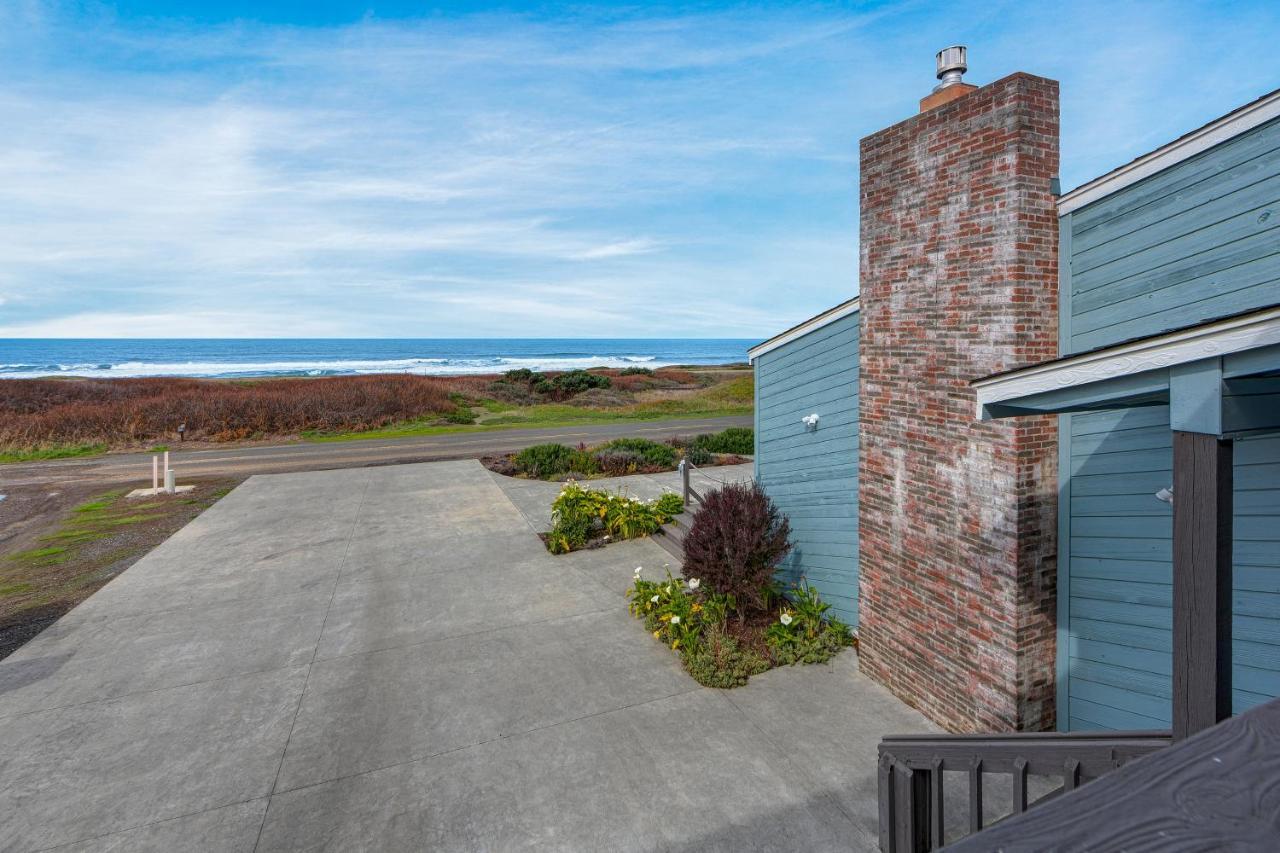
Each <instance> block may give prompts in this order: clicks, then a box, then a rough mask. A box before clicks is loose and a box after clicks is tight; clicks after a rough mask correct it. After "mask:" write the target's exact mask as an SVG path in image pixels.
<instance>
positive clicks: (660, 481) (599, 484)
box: [490, 463, 755, 568]
mask: <svg viewBox="0 0 1280 853" xmlns="http://www.w3.org/2000/svg"><path fill="white" fill-rule="evenodd" d="M754 469H755V466H754V465H752V464H751V463H748V464H746V465H721V466H717V467H709V468H705V469H703V468H695V469H694V470H693V471H691V472H690V473H689V485H690V486H692V487H693V489H694V491H696V492H697V493H698V494H700V495H705V494H706V493H707V492H711V491H715V490H716V489H718V488H720V487H721V486H722V485H724V484H725V483H746V482H750V481H751V479H752V478H753V477H754V476H755V473H754ZM490 476H491V477H493V481H494V482H495V483H497V484H498V488H500V489H502V491H503V494H505V495H506V496H507V497H508V498H509V499H510V500H511V502H512V503H513V504H515V505H516V508H517V509H519V510H520V512H522V513H523V514H524V517H525V518H526V519H528V521H529V524H530V525H531V526H532V527H533V529H534V530H536V531H538V532H540V533H542V532H545V531H547V530H550V529H551V502H552V501H553V500H555V498H556V495H557V494H559V493H560V489H561V488H562V487H563V485H564V484H563V483H553V482H549V481H547V480H524V479H521V478H519V477H506V476H503V475H502V474H494V473H492V472H490ZM582 485H584V486H586V487H588V488H591V489H603V490H604V491H607V492H615V493H617V494H620V495H626V496H627V497H631V498H636V499H638V500H642V501H648V500H653V499H654V498H656V497H659V496H661V495H662V493H663V492H675V493H676V494H679V493H680V488H681V482H680V472H679V471H665V472H663V473H661V474H633V475H632V476H630V477H601V478H600V479H598V480H583V481H582ZM633 568H634V567H633Z"/></svg>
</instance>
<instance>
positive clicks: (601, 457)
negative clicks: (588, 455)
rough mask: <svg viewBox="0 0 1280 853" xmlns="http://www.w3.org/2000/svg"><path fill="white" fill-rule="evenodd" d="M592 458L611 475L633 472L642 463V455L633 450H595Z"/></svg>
mask: <svg viewBox="0 0 1280 853" xmlns="http://www.w3.org/2000/svg"><path fill="white" fill-rule="evenodd" d="M592 458H593V459H594V460H595V463H596V465H597V466H599V468H600V470H601V471H602V472H604V473H605V474H608V475H609V476H611V477H621V476H623V475H625V474H634V473H636V472H637V471H639V470H640V466H642V465H643V464H644V456H643V455H641V454H639V453H636V452H635V451H634V450H597V451H596V452H595V455H594V456H593V457H592Z"/></svg>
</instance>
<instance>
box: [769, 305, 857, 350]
mask: <svg viewBox="0 0 1280 853" xmlns="http://www.w3.org/2000/svg"><path fill="white" fill-rule="evenodd" d="M857 311H858V297H856V296H855V297H854V298H853V299H850V300H849V301H848V302H843V303H841V304H839V305H837V306H836V307H834V308H831V309H829V310H827V311H823V312H822V313H821V314H819V315H818V316H816V317H811V318H809V319H808V320H805V321H804V322H803V323H801V324H800V325H798V326H795V327H793V328H790V329H788V330H787V331H785V332H783V333H782V334H780V335H777V336H775V337H772V338H769V340H767V341H765V342H764V343H762V344H756V345H755V346H754V347H752V348H751V349H749V350H747V357H748V358H749V359H751V360H752V361H755V360H756V359H757V358H759V357H760V356H762V355H764V354H765V353H767V352H771V351H773V350H776V349H777V348H778V347H780V346H785V345H786V344H789V343H791V342H792V341H794V340H796V339H797V338H803V337H804V336H805V335H807V334H809V333H810V332H816V331H817V330H818V329H821V328H822V327H823V326H828V325H830V324H832V323H834V322H835V321H836V320H839V319H840V318H841V317H848V316H849V315H850V314H854V313H856V312H857Z"/></svg>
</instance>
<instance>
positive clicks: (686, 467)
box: [679, 459, 703, 509]
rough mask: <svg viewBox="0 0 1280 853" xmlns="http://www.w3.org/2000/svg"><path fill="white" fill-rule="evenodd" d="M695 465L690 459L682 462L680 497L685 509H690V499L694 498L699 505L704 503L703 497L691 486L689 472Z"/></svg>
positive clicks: (680, 466)
mask: <svg viewBox="0 0 1280 853" xmlns="http://www.w3.org/2000/svg"><path fill="white" fill-rule="evenodd" d="M694 467H695V466H694V464H693V463H692V462H690V461H689V460H688V459H681V460H680V465H679V468H680V497H681V499H682V500H683V501H684V505H685V508H686V509H688V508H689V498H694V499H695V500H697V502H698V503H702V502H703V500H702V495H700V494H698V493H697V492H696V491H694V489H693V486H691V485H689V471H691V470H692V469H693V468H694Z"/></svg>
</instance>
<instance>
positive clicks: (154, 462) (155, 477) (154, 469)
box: [151, 453, 160, 495]
mask: <svg viewBox="0 0 1280 853" xmlns="http://www.w3.org/2000/svg"><path fill="white" fill-rule="evenodd" d="M159 493H160V454H159V453H153V454H151V494H153V495H157V494H159Z"/></svg>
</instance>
